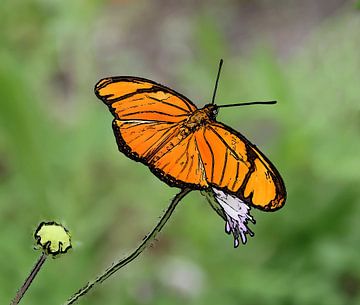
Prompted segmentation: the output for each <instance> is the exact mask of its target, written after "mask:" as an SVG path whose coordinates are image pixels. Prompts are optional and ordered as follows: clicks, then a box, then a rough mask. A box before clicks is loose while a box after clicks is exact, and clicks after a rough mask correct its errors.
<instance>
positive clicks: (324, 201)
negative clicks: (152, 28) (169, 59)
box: [0, 1, 360, 305]
mask: <svg viewBox="0 0 360 305" xmlns="http://www.w3.org/2000/svg"><path fill="white" fill-rule="evenodd" d="M65 2H66V3H63V2H62V1H50V2H46V1H32V2H29V3H28V4H23V3H22V2H20V1H5V2H4V3H3V4H2V5H3V7H2V10H1V11H0V20H2V23H3V24H4V25H3V28H4V29H7V30H6V31H2V32H1V34H0V35H1V37H0V38H1V41H2V44H1V45H0V83H1V87H0V153H1V159H0V228H1V230H0V240H1V246H0V249H1V251H0V274H1V275H0V287H1V293H0V303H1V304H6V303H8V302H9V300H10V299H11V298H12V297H13V296H14V295H15V292H16V289H17V288H18V286H19V285H20V283H21V282H22V281H23V279H24V278H25V276H26V274H27V272H28V270H30V268H31V266H32V264H33V263H34V262H35V259H36V257H37V256H38V253H37V252H35V251H32V247H31V246H32V245H31V242H32V236H31V234H32V233H33V231H34V230H35V229H36V225H37V224H38V223H39V222H41V221H43V220H53V219H55V220H57V221H59V222H61V223H63V224H64V225H65V226H66V227H68V228H69V230H70V231H71V232H72V239H73V247H74V249H73V250H72V252H71V251H70V254H69V255H66V256H65V257H63V258H59V259H56V260H53V261H49V262H47V264H46V266H45V267H44V269H43V270H42V271H41V272H40V274H39V276H38V278H37V279H36V281H35V282H34V284H33V286H32V287H31V288H30V290H29V292H28V294H27V295H26V296H25V297H24V300H23V302H24V304H25V303H26V304H29V305H30V304H36V305H41V304H61V303H63V302H64V301H65V299H66V298H67V297H69V296H70V294H72V293H73V292H75V290H77V289H78V288H80V286H81V285H83V284H85V283H86V282H87V281H88V280H89V279H90V278H93V277H94V276H95V275H96V274H97V273H98V272H99V271H100V270H102V269H103V268H105V267H106V266H107V265H108V264H110V263H111V261H112V260H113V259H114V258H115V257H119V256H121V255H123V254H125V253H127V252H128V250H129V249H131V248H133V247H134V246H135V245H136V244H137V243H138V242H139V241H140V240H141V239H142V237H143V236H144V235H145V234H146V232H147V231H149V230H150V228H151V227H152V225H153V224H155V222H156V221H157V217H158V216H159V215H160V213H161V211H162V210H163V209H164V208H165V206H166V205H167V203H168V202H169V199H170V198H171V196H173V194H174V193H175V192H176V190H175V189H171V188H169V187H168V186H166V185H165V184H163V183H162V182H160V181H159V180H158V179H157V178H155V177H154V176H153V175H152V174H151V173H150V172H149V171H148V170H147V169H146V168H145V167H144V166H142V165H141V164H136V163H135V162H133V161H131V160H129V159H127V158H126V157H124V156H123V155H121V154H120V153H119V152H118V151H117V148H116V144H115V140H114V137H113V135H112V130H111V119H112V118H111V115H110V114H109V113H108V110H107V109H106V107H104V105H102V104H101V103H100V102H99V101H98V100H97V99H96V97H95V96H94V94H93V89H92V88H93V85H94V83H95V82H96V81H97V80H98V79H100V78H101V77H103V76H104V75H111V74H119V75H122V74H134V75H138V76H145V77H149V78H152V79H154V80H159V81H161V78H163V81H162V83H164V84H168V85H171V86H172V87H173V88H174V89H175V90H177V91H180V92H183V93H184V94H186V95H189V97H191V98H192V99H193V100H194V101H195V102H196V103H197V104H198V105H201V104H203V103H204V102H206V99H209V98H210V97H211V91H212V86H213V82H214V78H215V76H216V75H215V73H216V67H217V64H218V60H219V56H223V57H224V59H225V65H224V71H223V75H222V78H221V82H220V86H219V91H218V96H217V103H219V104H224V103H230V102H238V101H246V100H267V99H277V100H278V101H279V103H278V105H277V106H273V107H269V106H264V107H261V106H259V107H255V106H254V107H248V108H246V107H244V108H241V109H232V110H227V109H223V110H222V111H221V113H220V114H219V117H218V119H219V120H221V121H223V122H225V123H226V124H228V125H230V126H232V127H233V128H236V129H238V130H239V131H240V132H242V133H243V134H244V135H245V136H247V137H248V138H249V139H250V141H252V142H254V143H256V144H257V145H258V146H259V147H260V148H261V149H262V151H264V153H266V155H267V156H269V158H270V159H271V160H272V161H273V162H274V163H275V164H276V165H277V167H278V169H279V171H280V172H281V173H282V175H283V178H284V180H285V183H286V186H287V189H288V201H287V204H286V206H285V207H284V208H283V209H282V210H280V211H279V212H276V213H270V214H269V213H263V212H260V211H252V214H253V215H254V216H255V218H256V220H257V224H256V226H253V227H252V229H253V230H254V231H255V234H256V237H255V238H253V239H251V240H250V241H249V242H248V244H247V245H246V246H244V247H240V248H239V249H237V250H234V249H233V248H232V239H231V237H228V236H226V235H225V234H224V229H223V225H224V223H223V220H222V219H221V218H220V217H219V216H218V215H216V213H215V212H214V211H213V210H212V209H211V207H210V206H208V204H207V203H206V201H205V199H204V197H202V196H201V195H200V193H198V192H194V193H193V194H192V195H190V196H189V197H187V198H186V199H185V200H184V202H182V203H181V204H180V205H179V207H178V209H177V211H176V212H175V214H174V215H173V217H172V219H171V220H170V222H169V224H168V225H167V228H165V230H164V231H163V232H162V233H161V234H160V235H159V237H158V238H159V241H158V242H155V244H154V247H153V248H151V249H150V250H148V251H146V252H145V253H144V254H143V255H142V257H141V258H140V259H139V260H138V261H136V262H135V263H134V264H132V265H130V266H128V267H127V268H126V269H124V270H122V271H121V272H119V274H118V275H116V276H114V277H113V278H112V279H110V280H108V282H106V283H105V284H104V285H102V287H101V288H100V289H97V290H96V291H94V292H93V293H91V294H89V296H88V297H87V298H86V300H85V301H83V302H81V303H80V304H85V303H86V304H89V305H92V304H94V305H95V304H107V305H112V304H113V305H115V304H120V303H122V304H140V303H141V304H144V303H147V304H183V303H186V304H208V305H212V304H214V305H215V304H227V305H232V304H234V305H235V304H239V303H241V304H269V305H271V304H301V305H306V304H309V305H310V304H319V305H321V304H326V305H331V304H334V305H335V304H336V305H338V304H351V303H352V304H358V303H359V302H360V298H359V294H358V293H359V285H360V284H359V283H360V278H359V274H360V261H359V259H358V253H359V251H360V235H359V233H358V232H359V229H360V223H359V221H358V215H359V213H360V199H359V198H360V191H359V187H358V186H359V183H360V171H359V167H360V162H359V151H360V141H359V130H360V108H359V105H360V103H359V98H360V87H359V84H360V73H359V71H360V62H359V54H358V53H359V52H358V49H359V48H358V46H359V45H360V36H359V35H358V31H356V30H354V29H359V28H360V22H359V19H358V18H357V17H358V16H354V15H352V14H347V13H343V15H341V16H334V17H332V18H330V19H328V22H327V23H325V24H323V25H322V26H321V27H319V28H317V29H314V31H313V33H312V35H311V39H309V40H308V41H306V43H304V45H303V47H302V49H301V50H300V51H298V52H297V53H296V54H293V56H292V57H290V58H287V59H281V60H279V58H277V57H276V56H275V55H274V53H273V52H272V51H271V49H270V47H268V46H267V45H265V46H264V45H263V44H260V45H259V46H257V47H255V48H254V49H252V51H251V53H250V55H229V54H233V52H231V51H230V46H229V45H228V44H227V40H226V35H225V34H224V33H223V32H222V28H221V27H220V26H217V25H214V24H215V23H212V21H211V19H209V18H208V17H206V15H201V16H194V17H193V21H194V22H193V23H192V24H190V25H184V28H186V29H188V30H189V31H191V33H194V34H193V37H194V40H195V41H196V44H195V46H194V48H195V49H196V52H195V55H196V57H197V59H196V60H194V59H192V57H191V56H188V57H186V58H185V59H183V61H176V60H174V63H173V64H172V65H170V66H169V67H167V68H166V70H167V71H166V72H165V73H166V77H164V75H162V74H161V73H159V75H155V72H154V74H151V63H148V64H147V65H142V64H141V63H143V62H147V61H146V57H145V56H144V55H142V53H141V51H140V49H139V48H140V47H139V45H136V43H135V42H134V43H129V45H125V46H123V45H121V47H119V48H118V46H117V45H116V41H115V42H114V41H113V40H116V39H117V35H125V36H126V35H127V36H129V37H130V38H131V37H132V36H131V35H132V32H131V29H132V25H133V23H131V22H130V21H129V20H128V19H125V20H122V19H121V18H116V22H118V24H116V25H113V24H112V25H111V24H110V25H109V24H107V23H106V22H107V17H108V16H109V15H111V8H107V9H106V8H105V4H103V3H101V4H100V2H99V3H97V2H96V1H87V2H84V1H74V2H70V1H65ZM30 3H31V4H30ZM121 3H122V2H121ZM85 4H86V5H85ZM122 5H124V7H125V8H124V9H126V8H127V7H128V6H129V5H128V6H127V5H125V4H122ZM146 9H148V8H146V7H141V5H140V4H139V5H138V7H133V10H134V11H136V10H139V11H144V10H146ZM20 12H21V13H20ZM129 14H133V15H134V14H135V13H134V12H133V11H131V12H130V9H129ZM124 18H125V17H124ZM129 18H130V17H129ZM137 21H139V22H140V20H137ZM125 22H128V25H127V26H126V24H125ZM179 31H180V30H179ZM174 35H175V34H174ZM104 37H105V38H104ZM134 39H135V38H134ZM154 39H155V38H154ZM129 41H130V42H131V39H130V40H129ZM170 42H172V41H171V40H170ZM170 42H168V43H165V44H159V45H158V46H156V48H159V49H156V50H157V51H158V52H160V51H161V49H162V48H167V50H168V51H169V52H170V54H172V53H171V52H172V51H174V52H175V50H174V49H173V47H172V44H171V43H170ZM174 43H175V42H174ZM112 44H113V45H112ZM219 44H221V46H219ZM147 47H148V48H149V52H150V50H151V49H152V48H154V46H147ZM109 48H110V49H111V52H110V51H109ZM145 48H146V47H145ZM184 52H185V51H184ZM110 53H112V56H114V54H116V57H118V61H112V60H111V59H108V58H107V57H106V55H107V54H110ZM174 54H177V53H174ZM201 54H204V56H201ZM123 71H125V72H126V73H125V72H123ZM149 71H150V72H149ZM149 73H150V74H149ZM167 79H169V81H167ZM170 80H171V81H170ZM171 82H172V84H171ZM194 97H198V98H197V99H195V98H194ZM197 101H199V102H197ZM89 231H91V232H93V233H92V234H91V235H89ZM27 244H28V246H26V245H27ZM189 266H190V267H189ZM182 270H185V271H186V272H187V273H185V274H187V275H186V277H185V279H183V278H182V277H181V276H183V275H181V274H183V273H181V271H182ZM179 274H180V275H179ZM179 276H180V282H185V283H186V282H188V281H189V282H191V279H195V280H196V279H197V280H196V282H195V284H193V285H192V286H191V287H190V288H189V289H188V290H186V289H185V290H184V289H183V290H181V289H180V288H179V287H178V286H176V285H175V284H173V282H174V281H175V282H176V280H174V278H175V279H177V277H179ZM201 287H202V288H201ZM189 291H190V292H189Z"/></svg>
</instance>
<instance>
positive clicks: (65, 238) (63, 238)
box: [34, 221, 71, 256]
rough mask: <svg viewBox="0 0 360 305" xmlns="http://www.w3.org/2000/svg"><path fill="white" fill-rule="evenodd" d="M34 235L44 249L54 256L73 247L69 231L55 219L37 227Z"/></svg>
mask: <svg viewBox="0 0 360 305" xmlns="http://www.w3.org/2000/svg"><path fill="white" fill-rule="evenodd" d="M34 236H35V239H36V241H37V244H38V245H39V246H41V248H42V249H43V251H44V252H45V253H47V254H52V255H53V256H55V255H57V254H62V253H66V251H67V250H69V249H70V248H71V238H70V233H69V231H68V230H67V229H66V228H64V227H63V226H62V225H61V224H58V223H56V222H54V221H51V222H42V223H41V224H40V225H39V226H38V228H37V229H36V231H35V234H34Z"/></svg>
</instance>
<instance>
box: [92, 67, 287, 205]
mask: <svg viewBox="0 0 360 305" xmlns="http://www.w3.org/2000/svg"><path fill="white" fill-rule="evenodd" d="M221 64H222V62H221ZM221 64H220V68H221ZM220 68H219V73H220ZM218 78H219V74H218ZM218 78H217V81H218ZM217 81H216V87H217ZM216 87H215V91H216ZM95 94H96V95H97V97H98V98H99V99H101V100H102V101H103V102H104V103H105V104H106V105H107V106H108V107H109V109H110V111H111V112H112V114H113V115H114V117H115V119H114V120H113V130H114V133H115V137H116V140H117V144H118V147H119V150H120V151H121V152H123V153H124V154H125V155H126V156H128V157H129V158H131V159H133V160H135V161H140V162H142V163H144V164H145V165H146V166H148V167H149V168H150V170H151V171H152V172H153V173H154V174H155V175H156V176H157V177H159V178H160V179H161V180H163V181H164V182H166V183H167V184H169V185H170V186H176V187H180V188H185V187H189V188H192V189H207V188H209V187H215V188H216V189H219V190H222V191H224V192H225V193H227V194H232V195H234V196H235V197H237V198H239V199H241V200H242V201H244V202H245V203H247V204H250V205H252V206H254V207H256V208H258V209H261V210H265V211H274V210H277V209H279V208H281V207H282V206H283V205H284V203H285V199H286V190H285V186H284V182H283V180H282V178H281V177H280V174H279V172H278V171H277V170H276V168H275V167H274V165H272V164H271V162H270V161H269V160H268V159H267V158H266V157H265V156H264V155H263V154H262V153H261V152H260V151H259V150H258V149H257V147H256V146H255V145H253V144H251V143H250V142H249V141H248V140H247V139H246V138H245V137H244V136H243V135H241V134H240V133H239V132H237V131H235V130H234V129H232V128H230V127H228V126H226V125H224V124H222V123H220V122H217V121H216V115H217V113H218V108H220V107H228V106H232V105H222V106H217V105H215V104H213V103H212V104H207V105H205V106H204V107H203V108H201V109H198V108H197V107H196V106H195V105H194V104H193V103H192V102H191V101H190V100H189V99H188V98H186V97H185V96H183V95H181V94H180V93H177V92H175V91H174V90H172V89H170V88H167V87H165V86H163V85H160V84H158V83H155V82H153V81H151V80H148V79H145V78H140V77H131V76H117V77H108V78H104V79H102V80H100V81H99V82H98V83H97V84H96V86H95ZM214 96H215V92H214ZM213 99H214V98H213ZM254 103H262V102H253V103H244V104H254ZM270 103H274V102H270Z"/></svg>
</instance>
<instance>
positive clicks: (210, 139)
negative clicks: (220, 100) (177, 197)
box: [196, 122, 286, 211]
mask: <svg viewBox="0 0 360 305" xmlns="http://www.w3.org/2000/svg"><path fill="white" fill-rule="evenodd" d="M196 141H197V143H198V147H199V152H200V156H201V160H202V163H203V166H204V168H205V173H206V179H207V181H208V183H209V184H210V185H212V186H214V187H217V188H221V189H224V190H226V191H230V192H231V193H234V194H236V195H237V196H238V197H239V198H240V199H242V200H244V201H245V202H249V203H251V204H252V205H253V206H255V207H256V208H259V209H262V210H268V211H269V210H277V209H279V208H281V207H282V206H283V205H284V203H285V200H286V190H285V186H284V182H283V180H282V178H281V176H280V174H279V172H278V171H277V170H276V168H275V167H274V165H272V164H271V162H270V161H269V160H268V159H267V158H266V157H265V156H264V155H263V154H262V153H261V152H260V151H259V150H258V149H257V148H256V146H255V145H253V144H251V143H250V142H249V141H248V140H247V139H246V138H245V137H244V136H242V135H241V134H240V133H238V132H237V131H235V130H233V129H231V128H230V127H228V126H226V125H223V124H221V123H218V122H210V123H209V124H207V125H206V126H205V127H204V128H203V129H202V131H201V132H198V133H196Z"/></svg>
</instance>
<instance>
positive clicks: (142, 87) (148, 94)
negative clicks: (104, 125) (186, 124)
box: [95, 76, 197, 123]
mask: <svg viewBox="0 0 360 305" xmlns="http://www.w3.org/2000/svg"><path fill="white" fill-rule="evenodd" d="M95 94H96V96H97V97H98V98H99V99H101V100H102V101H103V102H104V103H105V104H106V105H108V107H109V109H110V111H111V112H112V113H113V115H114V117H115V119H117V120H121V121H137V123H139V122H142V121H153V122H167V123H178V122H180V121H182V120H184V119H186V118H187V116H188V115H189V114H190V113H191V112H193V111H195V110H196V109H197V108H196V106H195V105H194V104H193V103H192V102H190V101H189V100H188V99H187V98H186V97H185V96H183V95H181V94H179V93H177V92H175V91H174V90H172V89H170V88H167V87H165V86H163V85H160V84H157V83H155V82H153V81H151V80H148V79H144V78H140V77H129V76H119V77H109V78H104V79H102V80H100V81H99V82H98V83H97V84H96V85H95Z"/></svg>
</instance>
